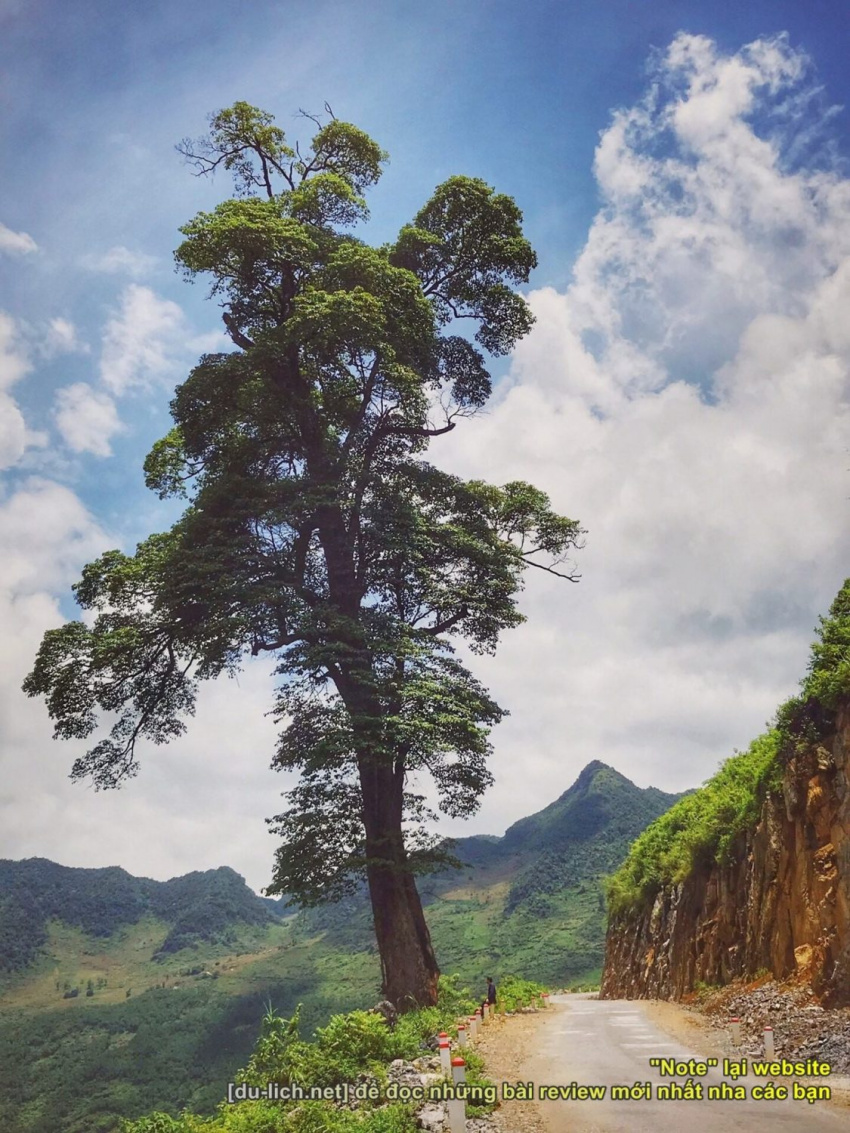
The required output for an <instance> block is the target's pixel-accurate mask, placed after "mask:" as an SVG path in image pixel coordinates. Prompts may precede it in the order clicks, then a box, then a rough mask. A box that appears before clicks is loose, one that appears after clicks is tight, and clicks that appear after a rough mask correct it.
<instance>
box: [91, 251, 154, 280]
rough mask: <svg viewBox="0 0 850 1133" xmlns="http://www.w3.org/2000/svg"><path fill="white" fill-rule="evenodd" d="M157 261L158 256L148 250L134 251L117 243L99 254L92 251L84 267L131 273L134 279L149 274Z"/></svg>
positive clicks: (117, 273)
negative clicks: (152, 254)
mask: <svg viewBox="0 0 850 1133" xmlns="http://www.w3.org/2000/svg"><path fill="white" fill-rule="evenodd" d="M156 262H157V261H156V256H150V255H148V253H147V252H133V251H131V249H130V248H125V247H124V245H123V244H116V245H115V246H114V247H112V248H109V249H107V251H105V252H101V253H99V254H94V253H91V254H89V255H87V256H84V257H83V260H82V264H83V267H85V268H88V269H89V270H90V271H101V272H105V273H106V274H108V275H119V274H121V275H129V276H130V277H131V278H132V279H139V278H141V277H142V276H145V275H149V274H150V272H151V271H152V270H153V269H154V268H155V267H156Z"/></svg>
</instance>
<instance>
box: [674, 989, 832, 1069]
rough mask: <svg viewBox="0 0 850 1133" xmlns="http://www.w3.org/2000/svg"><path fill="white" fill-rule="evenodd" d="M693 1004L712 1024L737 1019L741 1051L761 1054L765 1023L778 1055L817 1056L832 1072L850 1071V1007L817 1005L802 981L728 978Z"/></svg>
mask: <svg viewBox="0 0 850 1133" xmlns="http://www.w3.org/2000/svg"><path fill="white" fill-rule="evenodd" d="M696 1006H697V1010H700V1011H701V1012H703V1013H704V1014H705V1015H707V1016H708V1018H709V1020H710V1022H711V1024H712V1026H714V1027H722V1028H728V1026H729V1020H730V1019H731V1018H733V1017H735V1016H737V1017H738V1018H739V1019H740V1021H741V1032H742V1040H743V1041H742V1048H741V1052H742V1053H743V1054H747V1055H748V1056H750V1057H759V1056H761V1055H762V1054H763V1051H764V1046H763V1042H764V1029H765V1027H773V1033H774V1043H775V1046H776V1053H777V1055H779V1056H780V1057H785V1058H794V1059H804V1058H817V1059H820V1060H821V1061H822V1062H828V1063H829V1064H830V1066H831V1068H832V1071H833V1073H834V1074H850V1008H846V1007H835V1008H824V1007H822V1006H821V1005H820V1003H819V1002H818V1000H817V998H816V997H815V995H814V994H813V992H812V990H811V988H810V987H808V986H807V985H804V984H798V985H787V984H784V985H783V984H778V983H776V982H774V981H773V980H770V981H768V982H765V983H762V984H759V985H753V984H743V985H742V984H740V983H739V984H730V985H729V986H728V987H725V988H722V989H721V990H720V991H717V992H714V993H713V994H712V995H710V996H709V997H707V998H706V999H705V1000H704V1001H703V1002H702V1003H701V1004H699V1005H696Z"/></svg>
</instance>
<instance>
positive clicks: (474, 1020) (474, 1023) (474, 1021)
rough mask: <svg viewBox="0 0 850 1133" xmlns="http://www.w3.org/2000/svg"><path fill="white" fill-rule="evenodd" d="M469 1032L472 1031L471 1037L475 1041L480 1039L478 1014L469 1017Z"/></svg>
mask: <svg viewBox="0 0 850 1133" xmlns="http://www.w3.org/2000/svg"><path fill="white" fill-rule="evenodd" d="M469 1030H470V1035H471V1037H472V1038H473V1039H477V1038H478V1015H477V1014H475V1015H470V1016H469Z"/></svg>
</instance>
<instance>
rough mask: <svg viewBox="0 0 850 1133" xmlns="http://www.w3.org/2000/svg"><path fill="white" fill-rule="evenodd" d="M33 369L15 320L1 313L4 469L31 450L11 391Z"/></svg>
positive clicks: (0, 446) (0, 448)
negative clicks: (9, 390)
mask: <svg viewBox="0 0 850 1133" xmlns="http://www.w3.org/2000/svg"><path fill="white" fill-rule="evenodd" d="M29 369H30V361H29V358H28V356H27V352H26V349H25V348H24V345H23V342H22V341H21V338H20V336H19V334H18V330H17V327H16V326H15V320H14V319H13V318H12V316H11V315H9V314H7V313H6V312H5V311H0V468H9V467H11V465H13V464H16V463H17V462H18V460H20V458H21V456H22V455H23V453H24V450H25V449H26V447H27V440H28V433H27V427H26V424H25V422H24V417H23V414H22V413H21V411H20V409H19V408H18V405H17V403H16V402H15V400H14V399H13V398H12V397H11V396H10V395H9V393H8V392H7V391H8V389H9V387H10V386H12V385H14V383H15V382H17V381H19V380H20V379H21V378H22V377H23V376H24V374H26V373H27V372H28V371H29Z"/></svg>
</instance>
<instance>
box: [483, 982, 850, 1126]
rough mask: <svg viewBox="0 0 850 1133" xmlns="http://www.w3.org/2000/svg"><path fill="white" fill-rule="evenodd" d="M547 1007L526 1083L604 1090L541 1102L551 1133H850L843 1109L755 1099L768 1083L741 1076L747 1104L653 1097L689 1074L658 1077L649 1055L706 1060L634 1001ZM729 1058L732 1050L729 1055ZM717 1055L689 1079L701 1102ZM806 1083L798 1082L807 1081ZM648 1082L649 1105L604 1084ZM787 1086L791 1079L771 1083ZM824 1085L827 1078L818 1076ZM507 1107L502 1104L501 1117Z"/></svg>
mask: <svg viewBox="0 0 850 1133" xmlns="http://www.w3.org/2000/svg"><path fill="white" fill-rule="evenodd" d="M550 1002H551V1003H552V1004H553V1007H554V1010H552V1011H551V1012H550V1014H549V1018H548V1019H547V1020H546V1025H545V1026H540V1027H538V1028H537V1036H538V1041H537V1049H536V1051H534V1052H529V1057H528V1061H527V1063H526V1065H525V1067H524V1078H525V1079H526V1080H532V1081H534V1082H535V1085H536V1087H537V1090H536V1096H538V1097H539V1096H540V1094H539V1089H540V1086H541V1085H544V1084H545V1085H555V1086H563V1087H567V1089H569V1087H570V1085H571V1083H573V1082H574V1083H576V1084H577V1085H579V1086H580V1085H585V1086H590V1085H596V1086H599V1085H604V1086H606V1087H607V1089H606V1091H605V1097H604V1098H603V1099H602V1100H595V1101H590V1100H585V1101H581V1100H569V1101H566V1100H558V1101H541V1102H540V1103H539V1109H540V1113H541V1115H542V1116H543V1118H544V1120H545V1121H546V1123H547V1125H548V1128H549V1129H550V1130H551V1133H620V1131H622V1133H666V1131H668V1130H669V1131H670V1133H681V1131H683V1130H684V1131H685V1133H690V1131H692V1133H728V1131H729V1130H740V1131H742V1133H792V1131H794V1133H801V1131H805V1133H850V1111H847V1113H846V1114H845V1113H844V1112H843V1111H842V1110H841V1109H840V1108H838V1107H836V1106H832V1105H828V1104H827V1103H825V1102H815V1103H814V1104H809V1103H808V1102H807V1101H794V1100H791V1099H790V1098H789V1100H788V1101H754V1100H752V1098H751V1097H750V1093H751V1090H752V1087H753V1086H762V1087H763V1086H765V1084H766V1083H767V1082H769V1081H770V1079H769V1078H760V1077H754V1076H753V1075H752V1074H748V1075H747V1077H746V1078H741V1079H740V1080H739V1081H738V1082H737V1083H735V1084H737V1085H743V1086H745V1087H746V1091H747V1100H746V1101H736V1100H729V1101H719V1100H712V1101H708V1100H692V1101H684V1100H683V1101H678V1100H661V1101H659V1100H657V1098H656V1096H655V1093H656V1090H657V1088H658V1086H659V1085H664V1084H669V1083H670V1082H671V1081H675V1082H678V1083H680V1084H684V1083H685V1082H686V1081H687V1080H688V1076H687V1075H686V1074H685V1075H677V1076H676V1077H674V1078H669V1077H662V1076H661V1075H660V1072H659V1069H657V1068H655V1067H651V1066H650V1065H649V1059H650V1058H657V1057H661V1058H673V1059H677V1060H680V1061H684V1062H686V1061H688V1060H689V1059H696V1060H698V1061H705V1057H706V1056H705V1055H702V1054H699V1053H698V1052H697V1051H694V1050H690V1049H688V1048H687V1047H685V1046H683V1045H682V1043H681V1042H678V1041H677V1040H676V1039H675V1038H672V1037H671V1036H670V1035H669V1034H667V1033H666V1032H664V1031H662V1030H660V1029H659V1028H658V1027H657V1026H656V1025H655V1024H654V1023H653V1022H651V1021H650V1019H649V1017H648V1014H647V1012H646V1009H645V1005H643V1004H641V1003H640V1001H626V1000H596V999H589V998H584V997H582V996H576V995H564V996H552V997H551V1000H550ZM730 1053H731V1052H730ZM722 1068H723V1066H722V1057H721V1059H720V1067H719V1068H718V1069H711V1070H709V1072H708V1074H706V1075H705V1076H696V1075H695V1076H694V1077H693V1081H694V1082H699V1083H702V1086H703V1098H705V1097H706V1095H707V1087H708V1086H709V1085H719V1084H720V1083H721V1082H722V1081H724V1080H725V1081H727V1082H730V1084H732V1083H731V1080H730V1079H729V1078H726V1079H724V1078H723V1075H722ZM813 1081H814V1080H813V1079H805V1081H804V1082H802V1083H801V1084H806V1085H808V1084H811V1083H812V1082H813ZM636 1082H644V1083H645V1082H649V1083H651V1085H652V1087H653V1089H652V1097H651V1099H650V1100H628V1101H622V1100H617V1101H614V1100H612V1099H611V1086H613V1085H619V1086H633V1085H634V1083H636ZM776 1082H777V1084H780V1085H785V1086H788V1087H789V1093H790V1086H791V1083H792V1080H791V1079H787V1078H785V1079H777V1080H776ZM817 1082H818V1083H819V1084H821V1085H829V1083H830V1078H829V1077H825V1078H819V1079H817ZM509 1105H510V1103H509V1102H507V1103H505V1105H504V1109H503V1112H504V1113H505V1116H506V1117H507V1116H508V1114H509V1112H510V1111H509Z"/></svg>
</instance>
